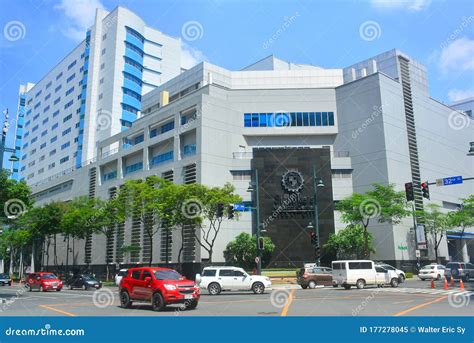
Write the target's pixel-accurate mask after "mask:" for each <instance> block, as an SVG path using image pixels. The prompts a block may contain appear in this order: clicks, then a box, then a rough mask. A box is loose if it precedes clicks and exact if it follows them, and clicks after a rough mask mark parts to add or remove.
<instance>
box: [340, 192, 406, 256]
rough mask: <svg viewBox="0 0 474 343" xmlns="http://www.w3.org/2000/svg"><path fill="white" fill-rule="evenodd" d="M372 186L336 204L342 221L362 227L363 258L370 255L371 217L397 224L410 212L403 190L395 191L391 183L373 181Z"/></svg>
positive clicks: (352, 225)
mask: <svg viewBox="0 0 474 343" xmlns="http://www.w3.org/2000/svg"><path fill="white" fill-rule="evenodd" d="M372 186H373V189H371V190H369V191H367V192H365V193H353V194H352V195H351V196H350V197H348V198H346V199H343V200H341V201H339V202H338V203H337V205H336V209H337V210H338V211H340V212H341V219H342V221H343V222H344V223H347V224H349V226H348V227H356V225H361V226H362V227H363V229H364V257H365V258H369V256H370V249H369V232H368V226H369V224H370V222H371V220H372V219H373V220H375V221H377V222H378V223H392V224H398V223H399V222H400V221H401V220H402V218H404V217H406V216H408V215H409V214H410V212H409V211H408V209H407V203H406V201H405V193H404V192H397V191H395V186H394V185H393V184H389V185H386V186H385V185H381V184H378V183H374V184H373V185H372Z"/></svg>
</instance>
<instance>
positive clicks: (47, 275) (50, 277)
mask: <svg viewBox="0 0 474 343" xmlns="http://www.w3.org/2000/svg"><path fill="white" fill-rule="evenodd" d="M41 278H42V279H45V280H48V279H57V278H58V277H57V276H56V275H54V274H43V275H41Z"/></svg>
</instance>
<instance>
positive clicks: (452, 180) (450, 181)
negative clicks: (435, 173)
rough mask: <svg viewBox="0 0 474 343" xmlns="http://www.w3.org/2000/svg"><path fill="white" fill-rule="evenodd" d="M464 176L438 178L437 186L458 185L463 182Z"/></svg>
mask: <svg viewBox="0 0 474 343" xmlns="http://www.w3.org/2000/svg"><path fill="white" fill-rule="evenodd" d="M462 182H463V180H462V176H461V175H458V176H450V177H445V178H442V179H436V186H449V185H458V184H460V183H462Z"/></svg>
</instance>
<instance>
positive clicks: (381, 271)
mask: <svg viewBox="0 0 474 343" xmlns="http://www.w3.org/2000/svg"><path fill="white" fill-rule="evenodd" d="M332 279H333V282H334V284H335V285H336V284H337V285H341V286H342V287H344V288H345V289H350V288H351V286H356V287H357V288H359V289H361V288H364V287H365V286H366V285H374V286H379V287H381V286H384V285H388V284H390V285H391V286H392V287H398V275H397V273H396V272H394V271H393V270H387V269H385V268H383V267H381V266H377V265H375V263H374V261H370V260H346V261H334V262H332Z"/></svg>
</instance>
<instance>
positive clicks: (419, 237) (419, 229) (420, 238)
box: [416, 224, 427, 249]
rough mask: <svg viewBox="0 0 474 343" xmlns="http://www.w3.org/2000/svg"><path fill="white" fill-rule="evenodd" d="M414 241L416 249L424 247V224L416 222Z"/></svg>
mask: <svg viewBox="0 0 474 343" xmlns="http://www.w3.org/2000/svg"><path fill="white" fill-rule="evenodd" d="M416 242H417V243H418V246H417V248H418V249H426V248H427V244H426V236H425V226H424V225H423V224H418V225H417V226H416Z"/></svg>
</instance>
